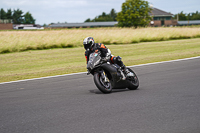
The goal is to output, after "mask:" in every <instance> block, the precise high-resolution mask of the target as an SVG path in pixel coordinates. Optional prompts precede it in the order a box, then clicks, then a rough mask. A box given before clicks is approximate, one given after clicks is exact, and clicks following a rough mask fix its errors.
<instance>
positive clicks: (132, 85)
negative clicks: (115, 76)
mask: <svg viewBox="0 0 200 133" xmlns="http://www.w3.org/2000/svg"><path fill="white" fill-rule="evenodd" d="M127 69H128V70H129V71H130V72H132V73H133V75H134V76H133V77H129V78H127V80H128V81H129V87H128V89H129V90H136V89H137V88H138V87H139V80H138V77H137V75H136V74H135V72H134V71H133V70H132V69H130V68H127Z"/></svg>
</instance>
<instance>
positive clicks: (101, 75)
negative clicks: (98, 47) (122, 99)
mask: <svg viewBox="0 0 200 133" xmlns="http://www.w3.org/2000/svg"><path fill="white" fill-rule="evenodd" d="M127 69H128V70H129V71H130V72H131V73H132V75H133V76H130V77H127V78H126V77H125V74H124V72H123V71H122V70H121V68H120V66H118V65H117V64H112V63H110V62H109V61H107V60H105V59H103V58H102V57H101V53H100V52H93V53H91V54H90V56H89V61H88V64H87V70H88V73H87V74H88V75H89V74H92V75H93V76H94V83H95V85H96V86H97V88H98V89H99V90H100V91H101V92H102V93H105V94H106V93H111V92H112V89H126V88H128V89H129V90H136V89H137V88H138V86H139V80H138V77H137V75H136V74H135V72H134V71H133V70H132V69H130V68H127Z"/></svg>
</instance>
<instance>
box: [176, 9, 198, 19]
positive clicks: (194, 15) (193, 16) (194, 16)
mask: <svg viewBox="0 0 200 133" xmlns="http://www.w3.org/2000/svg"><path fill="white" fill-rule="evenodd" d="M177 16H178V20H180V21H184V20H200V12H198V11H196V12H192V13H188V14H187V13H183V11H182V12H180V13H178V14H175V15H174V17H173V18H174V19H177Z"/></svg>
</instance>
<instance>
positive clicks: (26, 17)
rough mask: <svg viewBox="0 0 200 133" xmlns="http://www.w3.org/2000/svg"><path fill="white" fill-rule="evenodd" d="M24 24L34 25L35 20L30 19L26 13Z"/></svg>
mask: <svg viewBox="0 0 200 133" xmlns="http://www.w3.org/2000/svg"><path fill="white" fill-rule="evenodd" d="M23 23H24V24H35V19H34V18H33V17H32V14H31V13H29V12H27V13H26V14H25V15H24V22H23Z"/></svg>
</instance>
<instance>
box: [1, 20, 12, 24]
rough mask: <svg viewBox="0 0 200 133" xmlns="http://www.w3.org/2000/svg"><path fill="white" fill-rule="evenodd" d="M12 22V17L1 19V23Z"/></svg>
mask: <svg viewBox="0 0 200 133" xmlns="http://www.w3.org/2000/svg"><path fill="white" fill-rule="evenodd" d="M7 23H12V19H0V24H7Z"/></svg>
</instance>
